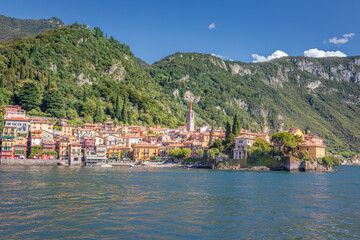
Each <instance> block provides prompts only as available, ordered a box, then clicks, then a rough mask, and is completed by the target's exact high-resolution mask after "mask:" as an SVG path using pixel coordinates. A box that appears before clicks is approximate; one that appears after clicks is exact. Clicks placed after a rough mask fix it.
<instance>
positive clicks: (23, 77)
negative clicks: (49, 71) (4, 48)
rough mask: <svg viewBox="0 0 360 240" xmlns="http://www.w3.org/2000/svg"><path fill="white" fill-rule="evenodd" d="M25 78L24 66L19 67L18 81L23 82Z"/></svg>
mask: <svg viewBox="0 0 360 240" xmlns="http://www.w3.org/2000/svg"><path fill="white" fill-rule="evenodd" d="M25 78H26V70H25V66H24V65H21V67H20V79H21V80H24V79H25Z"/></svg>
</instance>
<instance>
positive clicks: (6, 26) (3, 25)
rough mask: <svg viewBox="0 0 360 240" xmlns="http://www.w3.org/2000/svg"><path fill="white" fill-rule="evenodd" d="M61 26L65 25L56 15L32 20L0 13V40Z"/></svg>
mask: <svg viewBox="0 0 360 240" xmlns="http://www.w3.org/2000/svg"><path fill="white" fill-rule="evenodd" d="M63 26H65V24H64V23H63V22H62V21H61V20H60V19H58V18H56V17H52V18H49V19H39V20H34V19H18V18H12V17H6V16H4V15H0V41H8V40H12V39H14V38H16V37H25V36H28V35H33V34H38V33H43V32H46V31H47V30H49V29H54V28H58V27H63Z"/></svg>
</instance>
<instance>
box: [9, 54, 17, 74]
mask: <svg viewBox="0 0 360 240" xmlns="http://www.w3.org/2000/svg"><path fill="white" fill-rule="evenodd" d="M10 68H12V69H14V70H15V69H16V68H17V66H16V57H15V55H14V53H13V54H12V55H11V58H10Z"/></svg>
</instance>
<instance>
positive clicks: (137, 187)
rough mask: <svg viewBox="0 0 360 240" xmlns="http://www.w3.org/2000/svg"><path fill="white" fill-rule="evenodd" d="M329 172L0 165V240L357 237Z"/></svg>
mask: <svg viewBox="0 0 360 240" xmlns="http://www.w3.org/2000/svg"><path fill="white" fill-rule="evenodd" d="M341 168H342V169H344V171H343V172H335V173H285V172H237V171H214V170H187V169H159V168H132V169H130V168H126V167H113V168H106V169H105V168H100V167H97V168H87V167H78V168H69V167H46V166H36V167H35V166H34V167H18V166H17V167H14V166H0V238H1V239H38V238H41V239H66V238H91V239H100V238H101V239H117V238H123V239H140V238H141V239H143V238H148V239H184V238H186V239H189V238H202V239H233V238H242V237H243V238H248V239H249V238H250V239H268V238H276V239H279V238H282V239H289V238H306V239H314V238H317V239H330V238H331V239H333V238H339V239H360V167H352V166H348V167H346V166H344V167H341Z"/></svg>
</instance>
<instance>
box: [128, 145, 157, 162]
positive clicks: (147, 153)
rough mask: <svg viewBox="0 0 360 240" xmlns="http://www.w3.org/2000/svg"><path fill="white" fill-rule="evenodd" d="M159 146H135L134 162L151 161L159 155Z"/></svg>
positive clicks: (133, 152)
mask: <svg viewBox="0 0 360 240" xmlns="http://www.w3.org/2000/svg"><path fill="white" fill-rule="evenodd" d="M158 150H159V146H157V145H151V144H146V143H142V144H138V145H136V146H133V151H132V159H133V160H140V159H141V160H150V158H151V157H152V156H155V157H156V156H158V155H159V151H158Z"/></svg>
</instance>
